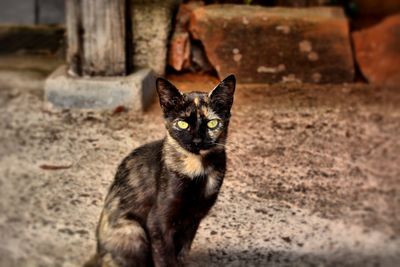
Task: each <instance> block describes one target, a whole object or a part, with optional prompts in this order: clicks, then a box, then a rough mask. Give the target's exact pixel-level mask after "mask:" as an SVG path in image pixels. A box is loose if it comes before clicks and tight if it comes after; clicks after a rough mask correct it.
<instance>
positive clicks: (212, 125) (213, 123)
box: [207, 120, 218, 129]
mask: <svg viewBox="0 0 400 267" xmlns="http://www.w3.org/2000/svg"><path fill="white" fill-rule="evenodd" d="M217 126H218V120H210V121H209V122H207V127H208V128H210V129H214V128H216V127H217Z"/></svg>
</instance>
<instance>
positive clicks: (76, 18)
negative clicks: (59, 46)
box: [66, 0, 129, 76]
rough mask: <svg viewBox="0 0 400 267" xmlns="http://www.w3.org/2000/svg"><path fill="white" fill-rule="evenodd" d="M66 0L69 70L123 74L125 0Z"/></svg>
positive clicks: (99, 74) (125, 51)
mask: <svg viewBox="0 0 400 267" xmlns="http://www.w3.org/2000/svg"><path fill="white" fill-rule="evenodd" d="M66 2H67V34H68V52H67V62H68V64H69V71H70V72H73V73H74V74H76V75H83V76H121V75H126V74H127V73H128V67H129V66H128V64H127V47H126V45H127V39H126V38H127V34H126V31H127V29H126V25H127V23H126V19H127V18H126V14H127V13H126V8H127V7H126V0H67V1H66Z"/></svg>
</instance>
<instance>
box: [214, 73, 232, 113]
mask: <svg viewBox="0 0 400 267" xmlns="http://www.w3.org/2000/svg"><path fill="white" fill-rule="evenodd" d="M235 87H236V78H235V75H233V74H231V75H229V76H228V77H226V78H225V79H223V80H222V81H221V82H220V83H219V84H218V85H217V87H215V88H214V90H212V91H211V92H210V93H209V98H210V104H211V108H212V110H214V111H215V112H217V113H227V114H229V113H230V109H231V107H232V104H233V94H234V93H235Z"/></svg>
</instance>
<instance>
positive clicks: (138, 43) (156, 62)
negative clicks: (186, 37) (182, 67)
mask: <svg viewBox="0 0 400 267" xmlns="http://www.w3.org/2000/svg"><path fill="white" fill-rule="evenodd" d="M179 2H180V1H179V0H165V1H164V0H151V1H146V0H132V4H131V12H132V13H131V14H132V32H133V65H134V67H150V68H152V69H153V70H154V71H155V72H156V73H157V74H158V75H163V74H164V73H165V66H166V61H167V49H168V38H169V35H170V32H171V27H172V22H173V17H174V13H175V10H176V8H177V6H178V4H179Z"/></svg>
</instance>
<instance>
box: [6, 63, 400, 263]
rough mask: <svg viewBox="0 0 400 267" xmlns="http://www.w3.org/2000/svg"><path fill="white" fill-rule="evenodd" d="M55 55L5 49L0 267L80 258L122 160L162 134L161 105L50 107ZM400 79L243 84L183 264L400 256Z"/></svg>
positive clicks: (90, 248) (91, 244) (89, 248)
mask: <svg viewBox="0 0 400 267" xmlns="http://www.w3.org/2000/svg"><path fill="white" fill-rule="evenodd" d="M59 63H60V62H59V60H57V59H56V60H54V59H52V58H40V57H26V56H20V57H17V58H15V57H7V58H4V57H3V58H0V200H1V201H0V238H1V241H2V242H0V267H13V266H19V267H22V266H65V267H67V266H68V267H69V266H80V265H81V264H82V263H83V262H84V261H85V260H87V259H88V258H89V257H90V255H91V254H92V253H93V252H94V249H95V239H94V230H95V227H96V222H97V219H98V217H99V213H100V210H101V207H102V202H103V199H104V197H105V194H106V191H107V188H108V186H109V185H110V183H111V181H112V179H113V175H114V172H115V169H116V167H117V164H118V163H119V162H120V161H121V159H122V158H123V157H124V155H126V154H127V153H128V152H129V151H130V150H132V149H133V148H134V147H136V146H138V145H140V144H143V143H145V142H148V141H151V140H154V139H157V138H161V137H162V136H163V135H164V129H163V126H162V123H163V122H162V118H161V114H160V110H159V108H158V106H157V103H156V102H155V103H154V104H153V106H152V107H151V108H150V109H149V110H148V111H147V112H146V113H145V114H143V115H137V114H133V113H131V112H89V111H85V112H84V111H70V110H63V111H55V110H48V109H46V108H45V106H44V104H43V79H44V77H46V75H47V74H48V73H49V72H50V71H51V70H52V69H53V68H54V66H56V65H57V64H59ZM173 80H175V81H176V83H177V84H178V86H180V87H182V88H184V89H185V90H190V89H202V90H209V89H211V88H212V87H213V86H214V84H213V83H212V82H210V81H208V80H207V81H202V80H196V82H194V83H193V82H190V81H189V80H192V77H190V76H186V78H182V77H173ZM399 89H400V88H397V90H396V88H395V89H388V88H373V87H371V86H368V85H361V84H358V85H335V86H310V85H274V86H267V85H253V86H239V88H238V90H237V93H236V99H235V104H234V109H233V117H232V123H231V128H230V137H229V143H228V146H227V149H228V153H229V165H228V168H229V171H228V173H227V176H226V179H225V182H224V185H223V189H222V192H221V194H220V197H219V200H218V202H217V204H216V205H215V207H214V208H213V209H212V211H211V213H210V214H209V216H208V217H207V218H206V219H205V220H204V221H203V222H202V224H201V227H200V230H199V232H198V234H197V236H196V239H195V242H194V244H193V248H192V252H191V259H190V264H189V266H387V267H390V266H393V267H395V266H399V262H400V164H399V163H400V139H399V136H400V105H399V103H400V91H399Z"/></svg>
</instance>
